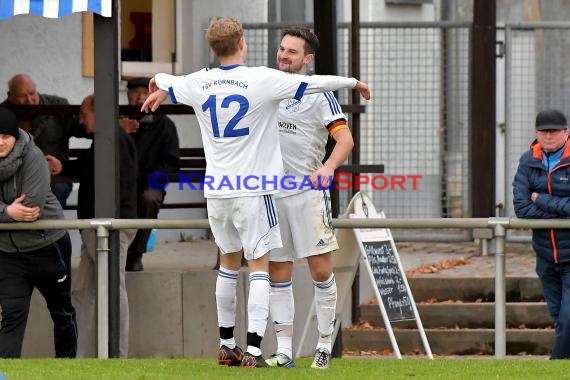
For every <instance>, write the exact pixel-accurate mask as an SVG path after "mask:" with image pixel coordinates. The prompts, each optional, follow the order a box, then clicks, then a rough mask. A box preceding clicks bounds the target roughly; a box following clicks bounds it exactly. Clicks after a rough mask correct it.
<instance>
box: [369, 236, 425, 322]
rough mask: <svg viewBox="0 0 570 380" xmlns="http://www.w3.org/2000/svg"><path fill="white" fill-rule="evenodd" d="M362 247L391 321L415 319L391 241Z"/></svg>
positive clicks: (371, 243) (374, 242)
mask: <svg viewBox="0 0 570 380" xmlns="http://www.w3.org/2000/svg"><path fill="white" fill-rule="evenodd" d="M362 245H363V246H364V250H365V252H366V257H367V258H368V263H369V265H370V268H371V270H372V274H373V275H374V280H375V281H376V286H377V288H378V292H379V293H380V297H381V298H382V303H383V304H384V308H385V309H386V313H387V314H388V319H389V320H390V321H401V320H406V319H414V318H415V315H414V309H413V307H412V300H411V297H410V295H409V294H408V291H407V288H406V285H405V283H404V279H403V277H402V272H401V270H400V267H399V266H398V260H396V255H395V254H394V250H393V249H392V244H391V241H390V240H387V241H373V242H363V243H362Z"/></svg>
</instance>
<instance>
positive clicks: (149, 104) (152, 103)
mask: <svg viewBox="0 0 570 380" xmlns="http://www.w3.org/2000/svg"><path fill="white" fill-rule="evenodd" d="M166 98H168V92H166V91H164V90H157V91H155V92H153V93H151V94H150V95H149V96H148V98H146V100H145V101H144V103H143V105H142V107H141V112H146V113H148V111H149V110H150V111H152V112H154V111H156V109H157V108H158V106H159V105H161V104H162V103H163V102H164V101H165V100H166Z"/></svg>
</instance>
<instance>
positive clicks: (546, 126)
mask: <svg viewBox="0 0 570 380" xmlns="http://www.w3.org/2000/svg"><path fill="white" fill-rule="evenodd" d="M535 128H536V130H537V131H546V130H562V129H566V128H568V122H567V121H566V116H564V114H563V113H562V112H560V111H558V110H544V111H540V112H539V113H538V115H536V123H535Z"/></svg>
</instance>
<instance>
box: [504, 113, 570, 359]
mask: <svg viewBox="0 0 570 380" xmlns="http://www.w3.org/2000/svg"><path fill="white" fill-rule="evenodd" d="M513 202H514V208H515V213H516V215H517V216H518V217H519V218H532V219H553V218H561V219H564V218H569V217H570V144H568V123H567V122H566V117H565V116H564V114H562V112H560V111H557V110H546V111H541V112H539V113H538V115H537V117H536V140H535V141H534V142H533V143H532V145H531V148H530V150H529V151H527V152H526V153H524V154H523V155H522V157H521V159H520V162H519V167H518V170H517V173H516V175H515V178H514V181H513ZM532 246H533V248H534V250H535V252H536V273H537V274H538V277H539V278H540V281H541V283H542V289H543V292H544V298H545V300H546V303H547V305H548V309H549V311H550V315H551V316H552V318H553V319H554V323H555V329H556V338H555V341H554V347H553V349H552V354H551V359H569V358H570V230H566V229H535V230H533V231H532Z"/></svg>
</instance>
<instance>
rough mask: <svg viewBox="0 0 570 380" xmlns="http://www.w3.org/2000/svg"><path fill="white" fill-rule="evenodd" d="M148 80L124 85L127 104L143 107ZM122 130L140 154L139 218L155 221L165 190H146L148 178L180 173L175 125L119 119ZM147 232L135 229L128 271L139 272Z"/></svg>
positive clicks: (156, 118)
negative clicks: (157, 174) (125, 86)
mask: <svg viewBox="0 0 570 380" xmlns="http://www.w3.org/2000/svg"><path fill="white" fill-rule="evenodd" d="M149 81H150V79H149V78H134V79H131V80H130V81H129V82H128V83H127V89H128V91H127V97H128V101H129V104H130V105H137V106H142V105H143V103H144V101H145V100H146V98H147V97H148V93H149V92H148V84H149ZM119 123H120V125H121V127H122V128H123V130H125V131H126V132H127V133H129V134H130V135H131V136H132V137H133V139H134V140H135V143H136V146H137V151H138V152H139V173H140V174H139V179H138V187H137V192H138V204H137V210H138V211H137V212H138V217H139V218H141V219H156V218H157V217H158V212H159V211H160V207H161V206H162V203H163V201H164V197H165V195H166V191H164V190H157V189H153V188H151V187H149V184H148V177H149V175H151V174H152V173H155V172H163V173H173V172H176V171H178V170H179V160H180V143H179V140H178V133H177V131H176V126H175V125H174V123H173V122H172V120H170V119H169V118H168V117H166V116H164V115H145V116H143V117H142V118H137V117H130V118H122V119H121V120H120V121H119ZM149 233H150V230H138V231H137V235H136V236H135V239H134V240H133V242H132V244H131V246H130V247H129V253H128V255H127V264H126V270H127V271H142V270H144V266H143V263H142V256H143V253H145V252H146V246H147V240H148V237H149Z"/></svg>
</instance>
